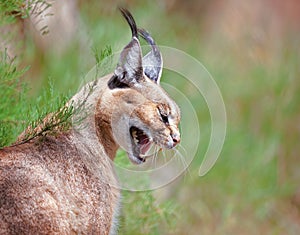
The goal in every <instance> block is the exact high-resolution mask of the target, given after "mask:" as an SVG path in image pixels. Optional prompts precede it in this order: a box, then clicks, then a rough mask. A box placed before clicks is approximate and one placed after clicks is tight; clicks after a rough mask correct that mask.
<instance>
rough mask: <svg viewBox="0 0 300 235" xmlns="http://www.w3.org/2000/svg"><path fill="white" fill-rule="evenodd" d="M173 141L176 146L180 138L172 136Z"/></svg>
mask: <svg viewBox="0 0 300 235" xmlns="http://www.w3.org/2000/svg"><path fill="white" fill-rule="evenodd" d="M172 139H173V142H174V146H175V145H176V144H178V143H179V142H180V137H179V136H177V135H176V136H172Z"/></svg>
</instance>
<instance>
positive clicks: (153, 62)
mask: <svg viewBox="0 0 300 235" xmlns="http://www.w3.org/2000/svg"><path fill="white" fill-rule="evenodd" d="M138 32H139V34H140V35H141V36H142V38H144V39H145V41H146V42H147V43H148V44H149V45H150V47H151V51H150V52H149V53H148V54H147V55H145V56H144V57H143V67H144V73H145V75H147V77H148V78H150V79H151V80H152V81H154V82H155V83H159V82H160V77H161V73H162V68H163V59H162V56H161V53H160V51H159V48H158V46H157V45H156V43H155V41H154V39H153V38H152V37H151V35H150V34H149V33H148V32H147V31H146V30H144V29H138Z"/></svg>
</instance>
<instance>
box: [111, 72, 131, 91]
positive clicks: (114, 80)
mask: <svg viewBox="0 0 300 235" xmlns="http://www.w3.org/2000/svg"><path fill="white" fill-rule="evenodd" d="M124 76H125V75H124ZM107 85H108V87H109V89H115V88H129V86H128V84H126V83H124V82H122V79H120V78H119V77H118V76H117V75H115V74H114V75H113V76H112V77H111V78H110V79H109V81H108V83H107Z"/></svg>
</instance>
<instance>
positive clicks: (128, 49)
mask: <svg viewBox="0 0 300 235" xmlns="http://www.w3.org/2000/svg"><path fill="white" fill-rule="evenodd" d="M120 11H121V13H122V15H123V16H124V18H125V19H126V21H127V23H128V24H129V26H130V28H131V32H132V39H131V41H130V42H129V43H128V44H127V45H126V46H125V47H124V49H123V50H122V52H121V54H120V58H119V62H118V65H117V68H116V69H115V72H114V76H113V77H112V78H111V79H110V80H109V82H108V86H109V88H110V89H113V88H117V87H118V88H126V87H132V86H134V85H135V84H136V83H138V82H140V81H141V80H142V79H144V74H143V65H142V50H141V46H140V42H139V40H138V33H137V27H136V23H135V21H134V18H133V16H132V15H131V14H130V12H129V11H128V10H126V9H124V8H120Z"/></svg>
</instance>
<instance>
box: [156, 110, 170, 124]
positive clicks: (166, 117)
mask: <svg viewBox="0 0 300 235" xmlns="http://www.w3.org/2000/svg"><path fill="white" fill-rule="evenodd" d="M157 109H158V112H159V114H160V117H161V120H162V121H163V122H164V123H165V124H169V115H168V112H166V111H165V110H164V109H163V108H162V107H160V106H158V108H157Z"/></svg>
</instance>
